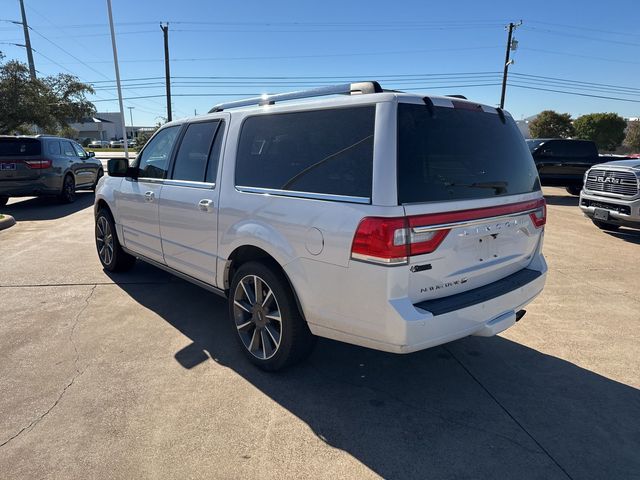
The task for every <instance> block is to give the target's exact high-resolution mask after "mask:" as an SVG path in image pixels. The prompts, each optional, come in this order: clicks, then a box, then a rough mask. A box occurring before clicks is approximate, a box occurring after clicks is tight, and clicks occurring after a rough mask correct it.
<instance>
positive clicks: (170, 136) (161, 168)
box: [116, 125, 181, 263]
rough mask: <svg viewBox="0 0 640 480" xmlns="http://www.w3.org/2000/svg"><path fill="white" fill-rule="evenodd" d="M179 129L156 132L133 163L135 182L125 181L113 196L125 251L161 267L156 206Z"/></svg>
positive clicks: (162, 257) (130, 179)
mask: <svg viewBox="0 0 640 480" xmlns="http://www.w3.org/2000/svg"><path fill="white" fill-rule="evenodd" d="M180 129H181V126H180V125H175V126H171V127H166V128H163V129H162V130H160V131H158V133H156V134H155V135H154V136H153V138H152V139H151V140H149V142H148V143H147V145H146V146H145V148H144V149H143V150H142V151H141V152H140V154H139V155H138V158H137V159H136V165H137V167H138V178H135V179H134V178H125V179H124V180H123V182H122V183H121V184H120V185H121V186H120V190H119V191H118V192H116V209H117V220H118V222H119V223H121V224H122V232H123V238H124V244H125V247H127V248H128V249H130V250H132V251H134V252H136V253H139V254H140V255H143V256H145V257H147V258H150V259H152V260H156V261H158V262H162V263H164V255H163V253H162V244H161V240H160V225H159V223H158V205H159V200H160V193H161V191H162V187H163V183H164V179H165V178H166V177H167V171H168V168H169V162H170V159H171V156H172V154H173V151H174V147H175V143H176V139H177V137H178V134H179V133H180Z"/></svg>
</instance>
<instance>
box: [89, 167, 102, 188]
mask: <svg viewBox="0 0 640 480" xmlns="http://www.w3.org/2000/svg"><path fill="white" fill-rule="evenodd" d="M103 176H104V171H103V170H102V169H100V170H98V174H97V176H96V183H94V184H93V185H92V186H91V190H93V191H94V192H95V191H96V188H98V182H99V181H100V179H101V178H102V177H103Z"/></svg>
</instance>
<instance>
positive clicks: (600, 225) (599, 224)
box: [592, 220, 620, 232]
mask: <svg viewBox="0 0 640 480" xmlns="http://www.w3.org/2000/svg"><path fill="white" fill-rule="evenodd" d="M592 222H593V224H594V225H595V226H596V227H598V228H599V229H600V230H609V231H611V232H615V231H616V230H618V229H619V228H620V225H614V224H613V223H606V222H601V221H599V220H592Z"/></svg>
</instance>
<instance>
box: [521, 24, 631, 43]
mask: <svg viewBox="0 0 640 480" xmlns="http://www.w3.org/2000/svg"><path fill="white" fill-rule="evenodd" d="M522 28H523V29H525V30H530V31H534V32H542V33H548V34H551V35H559V36H563V37H572V38H581V39H583V40H593V41H596V42H605V43H614V44H617V45H627V46H632V47H640V43H634V42H624V41H622V40H612V39H608V38H598V37H590V36H587V35H580V34H577V33H569V32H564V31H563V32H560V31H557V30H551V29H548V28H538V27H530V26H526V27H522Z"/></svg>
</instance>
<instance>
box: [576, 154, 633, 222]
mask: <svg viewBox="0 0 640 480" xmlns="http://www.w3.org/2000/svg"><path fill="white" fill-rule="evenodd" d="M580 208H581V209H582V211H583V212H584V214H585V215H586V216H587V217H589V218H590V219H591V220H592V221H593V223H594V224H595V225H596V226H597V227H598V228H601V229H603V230H617V229H618V228H620V226H626V227H632V228H638V229H640V159H630V160H617V161H613V162H607V163H602V164H600V165H595V166H593V167H592V168H591V169H589V170H588V171H587V173H586V174H585V182H584V188H583V189H582V192H581V193H580Z"/></svg>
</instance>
